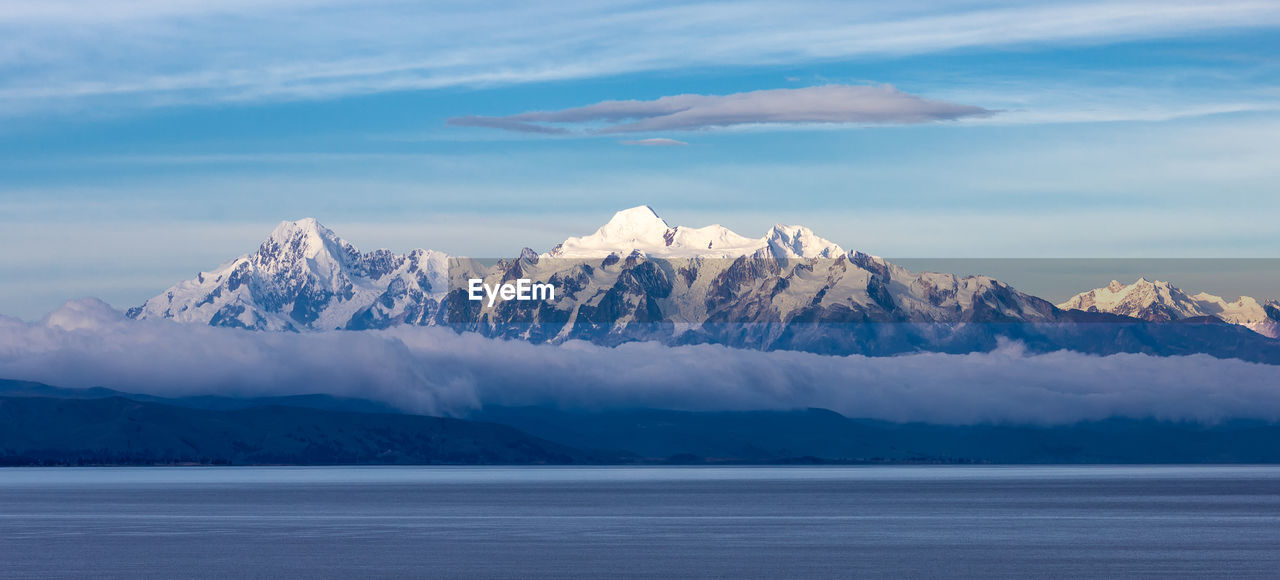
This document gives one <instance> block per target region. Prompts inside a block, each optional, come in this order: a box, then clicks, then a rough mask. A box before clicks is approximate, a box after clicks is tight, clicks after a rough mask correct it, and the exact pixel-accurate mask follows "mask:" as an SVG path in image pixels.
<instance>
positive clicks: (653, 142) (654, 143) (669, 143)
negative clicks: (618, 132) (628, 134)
mask: <svg viewBox="0 0 1280 580" xmlns="http://www.w3.org/2000/svg"><path fill="white" fill-rule="evenodd" d="M618 143H621V144H623V145H632V146H636V147H683V146H685V145H688V143H685V142H684V141H679V140H676V139H669V138H667V137H653V138H651V139H623V140H622V141H618Z"/></svg>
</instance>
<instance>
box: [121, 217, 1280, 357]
mask: <svg viewBox="0 0 1280 580" xmlns="http://www.w3.org/2000/svg"><path fill="white" fill-rule="evenodd" d="M522 278H524V279H530V280H533V281H538V282H545V283H549V284H552V285H553V286H554V287H555V288H556V292H557V294H556V297H555V300H550V301H516V300H506V301H499V302H496V303H494V304H488V303H486V302H485V301H483V300H481V301H477V300H473V299H471V297H470V296H469V294H468V284H469V281H470V280H472V279H479V280H483V282H484V283H485V284H492V285H493V286H494V287H497V286H498V285H499V284H502V283H506V282H511V281H514V280H518V279H522ZM128 316H130V317H131V318H137V319H169V320H175V321H179V322H186V323H196V324H208V325H212V326H225V327H237V328H246V329H253V330H267V331H298V332H301V331H310V330H334V329H341V330H360V329H377V328H387V327H391V326H396V325H419V326H438V325H448V326H452V327H454V328H456V329H458V330H460V331H473V332H481V333H483V334H486V335H489V336H501V337H506V338H514V339H522V340H529V341H533V342H563V341H567V340H574V339H578V340H588V341H592V342H595V343H600V344H618V343H621V342H626V341H632V340H659V341H662V342H666V343H670V344H692V343H706V342H710V343H719V344H725V345H728V346H735V347H745V348H764V349H794V350H806V351H812V352H824V353H864V354H895V353H900V352H911V351H920V350H937V351H946V352H952V351H966V350H981V349H986V348H988V347H990V346H992V345H994V340H995V335H996V334H1002V335H1010V337H1012V338H1018V339H1022V340H1026V341H1027V342H1029V343H1031V344H1032V345H1033V346H1034V345H1036V344H1042V345H1043V346H1044V348H1053V347H1055V346H1057V347H1064V346H1065V347H1068V348H1077V347H1079V348H1081V349H1082V350H1095V351H1099V352H1115V351H1141V352H1146V351H1148V350H1151V349H1152V348H1155V349H1156V352H1160V353H1161V354H1172V353H1180V352H1210V353H1212V354H1216V355H1221V356H1234V354H1233V352H1234V351H1235V350H1238V349H1239V348H1240V344H1241V343H1242V341H1243V343H1248V344H1247V348H1245V350H1246V351H1248V350H1250V349H1253V350H1257V349H1262V350H1263V351H1266V352H1267V353H1268V354H1267V355H1266V356H1264V357H1262V358H1264V359H1267V360H1270V358H1272V357H1273V356H1276V352H1277V350H1276V348H1275V347H1274V345H1267V344H1261V345H1258V344H1254V343H1255V342H1256V340H1255V338H1256V339H1264V337H1270V338H1275V337H1277V336H1280V322H1278V321H1280V304H1278V303H1277V302H1276V301H1274V300H1271V301H1267V302H1259V301H1257V300H1255V299H1253V298H1250V297H1241V298H1240V299H1238V300H1236V301H1234V302H1228V301H1226V300H1224V299H1222V298H1220V297H1217V296H1211V295H1208V294H1203V293H1202V294H1196V295H1188V294H1186V293H1184V292H1182V291H1181V290H1179V289H1177V288H1176V287H1174V286H1172V285H1171V284H1169V283H1167V282H1149V281H1147V280H1145V279H1139V280H1138V281H1137V282H1135V283H1134V284H1130V285H1127V286H1126V285H1123V284H1120V283H1119V282H1112V283H1111V284H1110V285H1109V286H1107V287H1103V288H1098V289H1094V290H1090V291H1087V292H1084V293H1081V294H1078V295H1076V296H1075V297H1073V298H1071V299H1070V300H1068V301H1066V302H1064V303H1061V304H1058V305H1054V304H1052V303H1051V302H1049V301H1048V300H1045V299H1042V298H1039V297H1036V296H1032V295H1030V294H1027V293H1023V292H1020V291H1018V290H1017V289H1015V288H1013V287H1011V286H1009V285H1007V284H1005V283H1003V282H1000V281H998V280H995V279H992V278H990V277H987V276H957V275H954V274H947V273H935V272H912V271H909V270H907V269H906V268H902V267H900V266H898V265H896V264H893V263H891V262H889V261H886V260H885V259H883V258H880V257H878V256H873V255H869V254H866V253H863V252H860V251H857V250H849V251H846V250H844V249H843V248H841V247H840V246H838V245H836V244H835V243H832V242H831V241H829V240H826V239H823V238H821V237H819V236H818V235H816V234H815V233H814V232H813V231H811V230H810V229H808V228H805V227H803V226H784V225H777V226H774V227H773V228H771V229H770V230H769V231H768V232H766V233H765V234H764V235H763V236H762V237H760V238H749V237H746V236H742V235H739V234H737V233H735V232H733V231H731V230H729V229H728V228H725V227H723V226H719V225H712V226H707V227H702V228H688V227H684V226H671V225H669V224H668V223H667V222H666V221H664V220H663V219H662V218H660V217H659V216H658V215H657V214H656V213H655V212H654V211H653V210H652V209H651V208H649V207H648V206H640V207H635V208H631V209H627V210H623V211H620V212H617V213H616V214H615V215H614V216H613V218H612V219H611V220H609V222H608V223H606V224H605V225H604V226H602V227H600V228H599V229H598V230H596V231H595V232H594V233H592V234H590V235H586V236H582V237H570V238H568V239H566V240H565V241H564V242H563V243H561V244H559V245H557V246H555V247H554V248H552V249H550V250H549V251H547V252H545V253H538V252H536V251H535V250H533V249H530V248H525V249H524V250H523V251H522V252H521V254H520V255H519V256H518V257H516V258H512V259H503V260H498V261H496V263H485V262H483V261H481V260H475V259H470V258H465V257H458V256H450V255H447V254H445V253H443V252H438V251H433V250H413V251H410V252H409V253H407V254H398V253H394V252H391V251H389V250H385V249H380V250H375V251H372V252H367V253H362V252H360V251H359V250H358V249H357V248H356V247H355V246H354V245H352V244H351V243H349V242H347V241H346V240H343V239H342V238H341V237H339V236H338V235H337V234H335V233H334V232H333V231H331V230H329V229H328V228H326V227H324V226H323V225H321V224H320V223H318V222H317V221H316V220H314V219H310V218H308V219H303V220H299V221H296V222H283V223H281V224H280V225H279V226H278V227H277V228H276V229H275V230H274V231H272V232H271V234H270V235H269V236H268V237H267V239H266V240H264V241H263V242H262V244H261V245H260V246H259V247H258V249H257V250H256V251H254V252H252V253H249V254H245V255H243V256H240V257H238V258H235V259H233V260H231V261H228V262H226V263H224V264H222V265H221V266H219V267H217V268H215V269H214V270H211V271H208V272H202V273H200V274H198V275H197V276H196V277H195V278H194V279H192V280H187V281H184V282H180V283H179V284H177V285H175V286H173V287H171V288H169V289H168V290H166V291H165V292H163V293H162V294H160V295H158V296H155V297H153V298H151V299H149V300H147V301H146V302H145V303H144V304H143V305H141V306H139V307H137V308H133V309H130V310H129V311H128ZM1095 322H1109V323H1116V324H1118V325H1122V326H1126V325H1127V326H1126V328H1128V330H1124V331H1120V330H1114V329H1112V330H1109V331H1100V330H1098V329H1096V328H1095V329H1093V330H1089V331H1071V332H1068V333H1066V334H1064V331H1063V330H1062V327H1063V326H1064V325H1066V326H1071V327H1073V328H1075V327H1080V326H1081V325H1086V326H1088V325H1087V323H1095ZM1168 322H1185V323H1192V324H1193V325H1194V326H1197V327H1200V330H1198V331H1196V332H1195V334H1197V335H1198V336H1196V337H1189V336H1188V334H1189V333H1190V332H1191V331H1189V330H1188V329H1187V328H1189V327H1188V326H1186V325H1182V327H1180V328H1176V329H1156V328H1154V327H1153V326H1152V325H1141V328H1140V329H1139V330H1133V328H1134V327H1133V325H1134V324H1136V323H1168ZM980 323H982V324H980ZM1003 323H1020V324H1003ZM1095 326H1096V325H1095ZM1228 326H1229V327H1231V328H1223V327H1228ZM1233 328H1234V329H1239V330H1244V329H1248V331H1247V332H1245V334H1243V335H1242V334H1240V333H1239V332H1237V331H1236V330H1233ZM1134 333H1136V335H1135V334H1134ZM1121 334H1123V336H1121ZM1099 336H1102V337H1103V338H1102V342H1101V343H1098V344H1095V345H1093V346H1092V347H1090V346H1089V345H1090V341H1093V342H1097V341H1098V340H1099V338H1098V337H1099ZM1135 336H1136V338H1135ZM1250 336H1252V337H1255V338H1249V337H1250ZM1170 340H1173V341H1175V342H1176V341H1181V342H1182V343H1186V344H1184V345H1182V346H1178V345H1174V346H1172V347H1170V348H1172V350H1168V349H1164V350H1161V349H1162V348H1163V347H1162V346H1161V345H1162V344H1165V343H1167V342H1169V341H1170ZM1264 340H1265V339H1264ZM1113 343H1114V344H1118V346H1114V347H1110V346H1107V345H1111V344H1113ZM1119 343H1123V344H1119ZM1126 345H1127V346H1126ZM1152 345H1155V346H1154V347H1153V346H1152ZM1215 345H1216V346H1215ZM1166 351H1167V352H1166ZM1246 358H1248V357H1246ZM1254 358H1257V357H1254Z"/></svg>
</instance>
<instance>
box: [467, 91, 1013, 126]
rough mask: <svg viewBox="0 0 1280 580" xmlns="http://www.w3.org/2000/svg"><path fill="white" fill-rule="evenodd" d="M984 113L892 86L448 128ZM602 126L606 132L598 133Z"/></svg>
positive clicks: (621, 106) (481, 120)
mask: <svg viewBox="0 0 1280 580" xmlns="http://www.w3.org/2000/svg"><path fill="white" fill-rule="evenodd" d="M994 113H995V111H990V110H987V109H984V108H982V107H976V106H973V105H961V104H956V103H948V102H946V101H936V100H930V99H926V98H923V97H919V96H916V95H913V94H910V93H906V92H903V91H900V90H898V89H896V88H894V87H892V86H890V85H853V86H851V85H825V86H819V87H806V88H800V89H769V90H762V91H749V92H744V93H733V94H728V95H673V96H668V97H662V98H659V99H654V100H652V101H603V102H600V103H596V104H594V105H587V106H585V107H574V108H571V109H562V110H559V111H532V112H528V113H521V114H518V115H510V116H506V117H480V116H468V117H455V118H452V119H449V121H448V123H449V124H450V125H457V126H464V127H489V128H494V129H505V130H508V131H517V132H522V133H561V132H565V129H564V128H563V125H571V126H577V127H579V128H581V129H582V130H584V131H586V132H590V133H599V134H611V133H637V132H648V131H695V130H699V129H708V128H713V127H732V126H734V125H757V124H801V123H858V124H917V123H930V122H936V121H953V120H956V119H962V118H965V117H986V116H989V115H992V114H994ZM595 125H601V126H595Z"/></svg>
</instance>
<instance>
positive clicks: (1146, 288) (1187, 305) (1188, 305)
mask: <svg viewBox="0 0 1280 580" xmlns="http://www.w3.org/2000/svg"><path fill="white" fill-rule="evenodd" d="M1058 308H1061V309H1063V310H1084V311H1089V312H1106V313H1110V314H1120V315H1123V316H1131V317H1134V318H1140V319H1142V320H1147V321H1151V322H1168V321H1171V320H1183V319H1187V318H1196V317H1203V316H1213V317H1217V318H1219V319H1221V320H1222V321H1224V322H1229V323H1231V324H1239V325H1241V326H1245V327H1247V328H1250V329H1252V330H1254V331H1255V332H1258V333H1259V334H1263V335H1266V336H1270V337H1272V338H1277V337H1280V317H1273V316H1272V315H1271V312H1269V311H1268V309H1267V308H1266V306H1265V305H1263V304H1260V303H1259V302H1258V301H1257V300H1255V299H1253V298H1251V297H1249V296H1241V297H1240V298H1238V299H1236V300H1235V301H1231V302H1228V301H1227V300H1226V299H1224V298H1222V297H1221V296H1215V295H1213V294H1208V293H1205V292H1201V293H1199V294H1195V295H1189V294H1187V293H1186V292H1184V291H1182V290H1181V289H1179V288H1178V287H1177V286H1174V285H1173V284H1171V283H1169V282H1165V281H1160V280H1154V281H1152V280H1147V279H1146V278H1145V277H1140V278H1138V280H1137V281H1135V282H1134V283H1133V284H1127V285H1126V284H1123V283H1121V282H1119V281H1117V280H1112V281H1111V283H1110V284H1108V285H1106V286H1104V287H1102V288H1095V289H1093V290H1089V291H1088V292H1081V293H1080V294H1076V295H1075V296H1072V297H1071V298H1070V299H1069V300H1067V301H1066V302H1063V303H1062V304H1059V305H1058ZM1277 312H1278V313H1280V311H1277Z"/></svg>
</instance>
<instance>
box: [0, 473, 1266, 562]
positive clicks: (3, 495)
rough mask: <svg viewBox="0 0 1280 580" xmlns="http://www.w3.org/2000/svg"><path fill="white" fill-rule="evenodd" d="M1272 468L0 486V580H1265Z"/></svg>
mask: <svg viewBox="0 0 1280 580" xmlns="http://www.w3.org/2000/svg"><path fill="white" fill-rule="evenodd" d="M1277 571H1280V467H848V468H845V467H820V468H799V467H797V468H793V467H767V468H755V467H750V468H721V467H688V468H662V467H599V468H560V467H546V468H541V467H537V468H528V467H517V468H505V467H483V468H471V467H403V468H402V467H348V468H288V467H279V468H119V469H116V468H82V469H79V468H77V469H72V468H55V469H31V468H13V469H0V577H5V578H9V577H67V576H95V577H130V578H132V577H140V576H141V577H225V576H238V577H264V578H267V577H281V576H285V577H309V578H310V577H403V576H418V577H421V576H431V577H478V576H479V577H485V576H498V577H520V578H563V577H573V576H585V577H602V576H606V575H611V576H622V577H663V578H669V577H683V576H690V575H698V576H707V575H709V576H725V577H742V576H751V577H773V578H778V577H848V576H851V575H892V576H939V575H945V576H952V575H965V576H982V577H993V576H994V577H1061V576H1065V575H1070V576H1082V575H1086V576H1091V577H1097V576H1125V577H1129V576H1135V575H1149V576H1169V575H1186V576H1195V577H1205V576H1222V577H1226V576H1231V577H1241V576H1254V577H1277V575H1280V572H1277Z"/></svg>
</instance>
